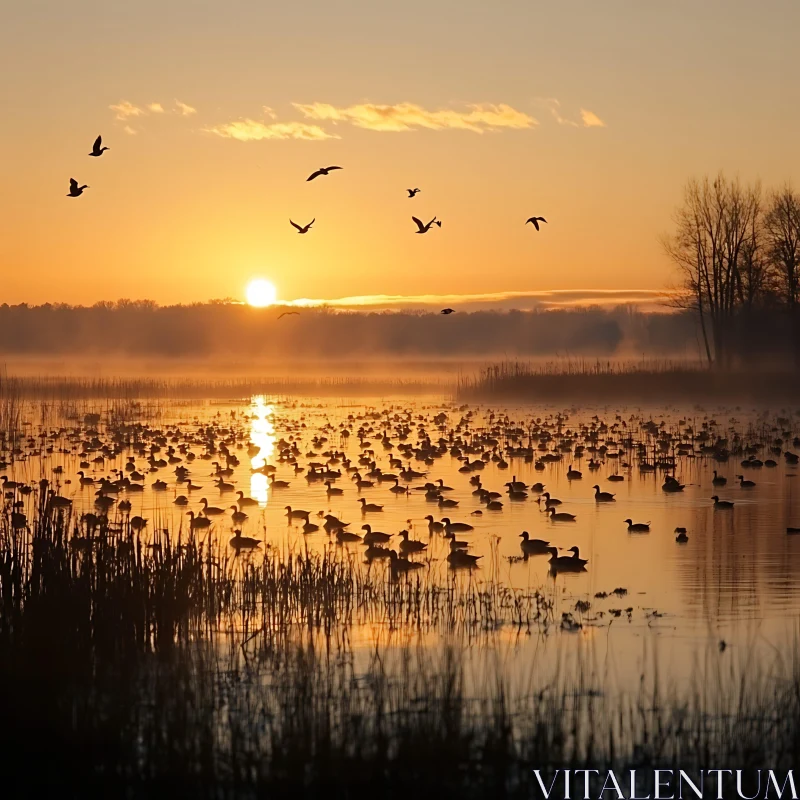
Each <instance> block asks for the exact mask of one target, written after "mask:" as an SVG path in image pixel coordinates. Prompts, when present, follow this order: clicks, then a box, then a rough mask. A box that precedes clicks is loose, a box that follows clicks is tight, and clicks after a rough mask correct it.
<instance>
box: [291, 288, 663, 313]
mask: <svg viewBox="0 0 800 800" xmlns="http://www.w3.org/2000/svg"><path fill="white" fill-rule="evenodd" d="M669 298H670V293H669V292H664V291H659V290H654V289H558V290H550V291H532V292H489V293H486V294H441V295H435V294H426V295H387V294H377V295H356V296H352V297H340V298H337V299H331V300H322V299H311V298H300V299H297V300H294V301H291V302H290V303H288V305H294V306H322V305H325V306H331V307H334V308H351V309H357V308H364V307H371V308H373V309H380V308H384V309H388V308H394V309H413V308H418V309H429V308H430V307H433V308H444V307H446V306H453V307H456V308H460V309H462V310H465V311H478V310H488V309H506V310H509V309H519V310H530V309H539V310H547V309H556V308H586V307H589V306H601V307H605V308H614V307H616V306H623V305H632V306H636V307H637V308H639V309H641V310H647V311H663V312H668V311H672V310H673V308H672V307H671V306H670V305H669V302H668V301H669Z"/></svg>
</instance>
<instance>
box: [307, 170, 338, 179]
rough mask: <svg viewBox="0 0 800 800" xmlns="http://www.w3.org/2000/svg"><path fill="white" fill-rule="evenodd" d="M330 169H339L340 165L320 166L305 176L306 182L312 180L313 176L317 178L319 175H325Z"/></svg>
mask: <svg viewBox="0 0 800 800" xmlns="http://www.w3.org/2000/svg"><path fill="white" fill-rule="evenodd" d="M332 169H341V167H320V168H319V169H318V170H317V171H316V172H312V173H311V174H310V175H309V176H308V177H307V178H306V182H308V181H313V180H314V178H319V176H320V175H327V174H328V173H329V172H330V171H331V170H332Z"/></svg>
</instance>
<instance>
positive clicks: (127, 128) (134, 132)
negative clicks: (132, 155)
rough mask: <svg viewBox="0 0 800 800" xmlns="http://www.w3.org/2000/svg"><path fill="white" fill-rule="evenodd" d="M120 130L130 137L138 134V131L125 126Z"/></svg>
mask: <svg viewBox="0 0 800 800" xmlns="http://www.w3.org/2000/svg"><path fill="white" fill-rule="evenodd" d="M122 130H124V131H125V133H127V134H128V135H130V136H136V134H137V133H138V131H137V130H136V129H135V128H131V126H130V125H126V126H125V127H124V128H123V129H122Z"/></svg>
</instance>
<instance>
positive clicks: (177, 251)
mask: <svg viewBox="0 0 800 800" xmlns="http://www.w3.org/2000/svg"><path fill="white" fill-rule="evenodd" d="M797 30H800V3H797V2H795V0H773V1H772V2H769V1H768V2H764V3H759V4H755V3H752V2H749V0H748V2H744V1H743V0H703V2H698V1H697V0H691V2H690V1H689V0H672V1H671V2H669V3H643V2H641V0H625V1H623V0H607V2H604V3H597V2H594V0H571V2H567V1H565V2H559V3H552V2H547V3H545V2H540V1H539V0H525V2H517V1H516V0H515V1H514V2H510V1H507V2H502V1H501V0H498V2H494V3H491V4H490V3H484V2H478V1H477V0H460V1H459V2H455V0H453V1H451V0H447V1H446V2H442V1H440V2H421V0H410V1H409V2H404V3H402V4H401V3H391V4H389V3H376V2H374V1H373V2H368V1H367V0H349V1H346V0H326V1H325V2H322V0H310V1H309V2H305V3H302V4H281V5H280V7H278V4H273V3H264V2H261V1H260V0H259V1H258V2H257V1H256V0H226V2H221V1H219V0H207V1H206V2H204V3H197V2H195V1H194V0H159V2H156V0H139V2H136V3H127V4H119V3H113V2H101V1H100V0H71V2H70V3H63V2H60V0H29V1H28V2H25V3H18V4H14V6H13V7H9V8H8V9H7V10H4V11H3V12H2V17H0V43H1V44H2V53H1V54H0V66H2V69H3V74H4V75H6V76H12V79H11V80H9V81H3V82H2V84H0V102H2V107H3V109H4V120H6V121H7V122H8V121H10V123H11V124H5V125H3V126H0V147H2V152H3V154H4V155H3V158H2V160H0V165H1V166H0V178H2V180H3V186H4V187H5V191H4V200H3V213H2V215H0V265H2V270H3V285H2V293H1V294H2V296H1V297H0V300H2V301H3V302H9V303H17V302H29V303H40V302H46V301H63V302H70V303H92V302H95V301H96V300H100V299H116V298H119V297H130V298H151V299H154V300H156V301H158V302H162V303H173V302H192V301H197V300H206V299H209V298H219V297H226V296H231V297H237V298H241V297H242V296H243V294H244V287H245V285H246V283H247V282H248V280H249V279H251V278H252V277H255V276H258V275H261V276H264V277H267V278H269V279H270V280H272V281H273V282H274V283H275V284H276V286H277V288H278V292H279V297H280V298H282V299H294V298H299V297H310V298H339V297H350V296H364V295H378V294H381V295H415V296H416V295H431V294H433V295H453V294H461V293H465V294H487V293H504V292H506V293H507V292H535V291H541V290H551V289H576V290H577V289H624V288H642V289H658V288H661V287H663V286H664V285H666V284H668V283H670V282H671V281H672V280H673V277H672V274H671V271H670V266H669V264H668V262H667V261H666V259H665V257H664V256H663V255H662V253H661V251H660V248H659V245H658V235H659V234H660V233H662V232H663V231H665V230H667V229H668V228H669V225H670V214H671V211H672V208H673V207H674V205H675V204H676V203H677V202H678V200H679V198H680V193H681V187H682V185H683V183H684V181H685V180H686V178H688V177H689V176H691V175H693V174H700V173H703V172H716V171H717V170H718V169H720V168H723V169H725V170H726V171H729V172H737V171H738V172H739V173H740V175H741V177H742V178H744V179H752V178H756V177H760V178H761V179H762V180H763V181H764V182H765V183H775V182H778V181H781V180H783V179H793V178H794V179H795V182H796V183H798V182H800V156H798V147H797V139H796V131H797V129H798V124H799V123H800V104H799V103H798V100H799V99H800V97H799V95H800V88H798V87H800V82H798V77H800V75H798V73H799V72H800V70H799V68H798V67H797V65H796V58H795V55H794V54H795V47H794V38H795V36H796V32H797ZM112 107H116V108H112ZM98 133H102V134H103V136H104V139H105V143H106V144H107V145H109V146H110V147H111V150H110V151H109V152H107V153H106V154H105V155H104V156H103V157H102V158H100V159H92V158H89V157H88V156H87V154H88V152H89V150H90V148H91V144H92V140H93V139H94V137H95V136H96V135H97V134H98ZM242 139H246V141H242ZM328 164H341V165H342V166H343V167H344V169H343V170H342V171H341V172H338V173H334V174H332V175H330V176H328V177H325V178H320V179H318V180H316V181H314V182H312V183H307V182H306V181H305V178H306V177H307V175H308V174H309V173H310V172H312V171H313V170H314V169H316V168H317V167H319V166H321V165H328ZM70 177H75V178H77V179H78V180H79V181H80V182H81V183H88V184H89V185H90V187H91V188H90V189H89V190H87V191H86V193H85V194H84V196H82V197H80V198H77V199H71V198H67V197H66V196H65V195H66V193H67V190H68V180H69V178H70ZM416 186H418V187H420V188H421V189H422V191H421V193H420V194H419V195H418V196H417V197H416V198H414V199H413V200H409V199H408V198H407V196H406V193H405V189H406V188H407V187H416ZM412 213H416V214H418V215H419V216H420V217H423V218H424V219H425V220H426V221H427V219H429V218H430V217H431V216H433V215H434V214H436V215H438V217H439V218H440V219H441V220H443V226H442V228H441V229H434V230H432V231H431V232H430V233H429V234H426V235H424V236H418V235H415V234H414V225H413V223H412V222H411V219H410V217H411V214H412ZM533 214H536V215H543V216H545V217H547V219H548V225H545V226H543V230H542V231H541V232H540V233H538V234H537V233H536V232H535V231H534V230H533V229H532V226H530V225H528V226H527V227H526V226H525V225H524V224H523V223H524V221H525V219H526V218H527V217H528V216H531V215H533ZM290 217H291V218H292V219H294V220H295V221H298V222H301V223H305V222H308V221H310V220H311V219H312V217H315V218H316V223H315V225H314V228H313V229H312V231H311V232H310V233H309V234H308V235H305V236H300V235H298V234H297V233H296V232H295V231H294V229H293V228H291V227H290V225H289V222H288V220H289V218H290Z"/></svg>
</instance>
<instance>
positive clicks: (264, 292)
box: [245, 278, 278, 308]
mask: <svg viewBox="0 0 800 800" xmlns="http://www.w3.org/2000/svg"><path fill="white" fill-rule="evenodd" d="M245 297H246V298H247V302H248V304H249V305H251V306H255V307H256V308H264V307H266V306H271V305H274V303H275V301H276V300H277V299H278V290H277V289H276V288H275V284H274V283H272V281H268V280H267V279H266V278H254V279H253V280H252V281H250V283H248V284H247V289H246V290H245Z"/></svg>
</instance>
